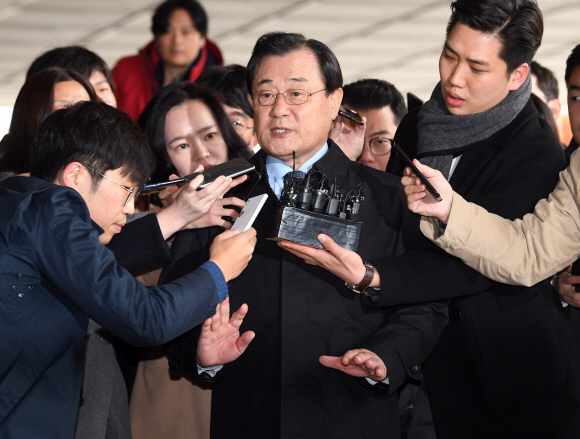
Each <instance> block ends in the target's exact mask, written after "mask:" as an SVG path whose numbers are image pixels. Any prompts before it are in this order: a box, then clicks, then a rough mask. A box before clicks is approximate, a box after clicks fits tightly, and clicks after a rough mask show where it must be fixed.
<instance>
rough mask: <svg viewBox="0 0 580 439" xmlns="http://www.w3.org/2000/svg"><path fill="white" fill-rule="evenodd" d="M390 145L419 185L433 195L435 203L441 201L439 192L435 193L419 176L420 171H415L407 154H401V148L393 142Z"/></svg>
mask: <svg viewBox="0 0 580 439" xmlns="http://www.w3.org/2000/svg"><path fill="white" fill-rule="evenodd" d="M391 144H392V146H393V149H394V150H395V152H396V153H397V155H398V156H399V157H400V158H401V160H403V162H405V164H406V165H407V166H408V167H410V168H411V170H412V171H413V174H415V175H416V176H417V177H418V178H419V180H421V183H423V184H424V185H425V187H426V188H427V190H428V191H429V192H431V195H433V196H434V197H435V199H436V200H437V201H441V195H440V194H439V192H437V191H436V190H435V188H434V187H433V185H432V184H431V183H429V182H428V181H427V179H426V178H425V176H424V175H423V174H421V171H419V170H418V169H417V167H416V166H415V165H414V164H413V161H412V160H411V159H410V158H409V157H407V154H405V153H404V152H403V150H402V149H401V147H400V146H399V145H397V144H396V143H395V141H394V140H393V141H392V142H391Z"/></svg>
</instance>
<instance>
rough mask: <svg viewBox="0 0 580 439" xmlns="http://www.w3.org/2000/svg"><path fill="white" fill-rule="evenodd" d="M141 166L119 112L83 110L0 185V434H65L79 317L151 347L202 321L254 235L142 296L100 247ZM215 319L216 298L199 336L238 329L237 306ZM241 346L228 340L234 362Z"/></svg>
mask: <svg viewBox="0 0 580 439" xmlns="http://www.w3.org/2000/svg"><path fill="white" fill-rule="evenodd" d="M152 166H153V160H152V156H151V153H150V152H149V148H148V145H147V140H146V138H145V136H144V135H143V134H142V133H141V132H140V130H139V128H138V127H137V126H136V125H135V124H134V123H133V122H132V121H131V120H130V119H129V117H128V116H127V115H125V114H124V113H122V112H121V111H119V110H116V109H114V108H112V107H109V106H107V105H104V104H101V103H96V102H83V103H80V104H77V105H75V106H73V107H71V108H69V109H66V110H60V111H57V112H55V113H53V114H52V115H51V116H50V117H49V118H48V119H47V120H46V121H45V123H44V124H43V125H42V127H41V129H40V131H39V133H38V135H37V137H36V138H35V141H34V143H33V146H32V170H31V177H13V178H10V179H7V180H5V181H4V182H2V184H1V185H0V331H1V333H2V336H1V337H0V352H1V353H2V355H0V437H2V438H16V437H19V438H20V437H21V438H32V437H43V438H66V437H72V436H73V433H74V424H75V419H76V413H77V409H78V404H79V398H80V397H81V381H82V369H83V362H84V351H85V335H86V332H87V326H88V322H89V318H91V319H93V320H94V321H96V322H97V323H98V324H100V325H101V326H103V327H105V328H107V329H108V330H110V331H111V332H113V333H114V334H115V335H117V336H119V337H121V338H123V339H124V340H125V341H127V342H129V343H131V344H134V345H158V344H162V343H164V342H166V341H168V340H170V339H172V338H174V337H176V336H177V335H179V334H181V333H183V332H185V331H187V330H189V329H191V328H192V327H193V326H195V325H197V324H199V323H201V322H203V321H204V319H206V318H208V317H209V316H211V315H213V314H214V312H215V310H216V305H217V304H218V303H219V302H222V301H223V300H224V299H226V297H227V294H228V288H227V284H226V282H227V281H229V280H230V279H232V278H234V277H236V276H237V275H239V274H240V273H241V271H242V270H243V269H244V268H245V266H246V265H247V263H248V261H249V259H250V258H251V255H252V252H253V248H254V245H255V242H256V238H255V231H253V230H250V231H248V232H249V233H248V232H246V233H242V234H237V233H236V232H235V231H227V232H225V233H224V234H222V235H221V239H220V240H219V241H218V242H217V245H215V246H214V247H213V248H212V250H211V251H210V258H209V261H208V262H207V263H205V264H204V265H203V266H202V267H200V269H198V270H197V271H195V272H193V273H191V274H189V275H188V276H185V277H183V278H181V279H179V280H177V281H176V282H174V283H172V284H168V285H164V286H163V287H150V288H145V287H143V286H142V285H141V284H140V283H139V282H137V281H136V280H135V279H134V278H133V277H132V276H131V275H130V274H129V272H127V271H126V270H124V269H122V268H120V267H119V266H118V265H117V263H116V261H115V258H114V256H113V254H112V253H111V252H110V251H109V250H108V249H107V248H105V247H104V246H103V245H102V244H106V243H108V242H109V241H110V240H111V238H112V237H113V236H114V235H115V234H117V233H119V232H120V231H121V229H122V227H123V225H124V224H125V222H126V216H127V215H130V214H132V213H133V212H134V198H135V195H136V194H137V192H138V186H139V185H140V184H143V183H144V182H145V181H147V179H148V178H149V175H150V174H151V172H152ZM143 238H144V239H147V238H146V237H143ZM226 311H227V313H228V314H229V304H228V302H227V301H226V302H224V303H223V304H221V305H219V306H218V315H217V317H215V316H214V321H215V322H216V323H212V325H211V329H209V328H210V327H209V324H210V323H209V321H208V322H206V325H205V328H206V331H205V332H206V335H207V336H208V337H211V336H214V337H217V336H219V335H220V334H223V333H224V332H228V334H231V333H232V331H233V332H237V328H239V325H240V324H241V321H242V319H243V316H244V315H245V313H246V312H247V307H246V306H244V307H242V308H240V311H238V312H237V313H235V314H234V316H232V318H231V319H230V320H229V322H228V321H227V319H226V321H225V322H224V320H223V315H224V314H225V313H226ZM220 315H221V316H220ZM216 319H217V320H216ZM219 322H221V327H220V324H218V323H219ZM230 338H231V337H230ZM251 338H252V334H247V335H245V336H243V337H241V338H237V337H234V338H233V345H231V346H230V347H231V349H232V350H233V351H234V352H235V353H236V354H235V355H239V354H237V352H239V353H241V352H243V350H244V349H245V347H246V346H247V344H248V343H249V342H250V341H251ZM230 342H231V340H230ZM226 350H227V349H226ZM223 360H224V358H219V359H218V361H219V363H222V362H223Z"/></svg>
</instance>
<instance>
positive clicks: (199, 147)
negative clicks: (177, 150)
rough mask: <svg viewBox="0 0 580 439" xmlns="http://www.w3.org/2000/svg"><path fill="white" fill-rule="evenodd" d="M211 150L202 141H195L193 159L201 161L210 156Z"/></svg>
mask: <svg viewBox="0 0 580 439" xmlns="http://www.w3.org/2000/svg"><path fill="white" fill-rule="evenodd" d="M209 155H210V154H209V151H208V149H207V148H206V146H205V145H204V144H203V143H201V142H195V143H194V145H193V156H192V158H193V161H195V162H198V163H199V162H200V161H202V160H204V159H206V158H207V157H209Z"/></svg>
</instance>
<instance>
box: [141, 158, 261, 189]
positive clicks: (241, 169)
mask: <svg viewBox="0 0 580 439" xmlns="http://www.w3.org/2000/svg"><path fill="white" fill-rule="evenodd" d="M254 169H256V167H255V166H254V165H252V164H251V163H250V162H248V161H247V160H245V159H233V160H229V161H227V162H225V163H222V164H219V165H216V166H212V167H211V168H207V169H204V171H203V172H194V173H193V174H189V175H186V176H185V177H183V178H180V179H177V180H171V181H165V182H163V183H153V184H148V185H147V186H143V187H142V188H141V190H140V191H139V194H140V195H147V194H154V193H157V192H161V191H162V190H163V189H167V188H168V187H171V186H179V187H181V186H185V185H186V184H187V183H189V182H190V181H191V180H193V179H194V178H195V177H197V176H198V175H203V182H202V183H201V184H200V185H199V187H198V190H199V189H203V188H204V187H206V186H208V185H209V184H210V183H212V182H213V181H214V180H215V179H216V178H218V177H219V176H220V175H223V176H224V177H230V178H235V177H239V176H240V175H243V174H247V173H248V172H251V171H253V170H254Z"/></svg>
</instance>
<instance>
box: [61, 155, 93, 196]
mask: <svg viewBox="0 0 580 439" xmlns="http://www.w3.org/2000/svg"><path fill="white" fill-rule="evenodd" d="M87 179H88V180H89V183H92V182H91V176H90V175H89V172H88V171H87V168H85V167H84V166H83V165H82V164H81V163H79V162H70V163H69V164H68V165H66V167H65V168H64V169H63V170H62V172H61V173H60V175H59V176H58V178H57V184H59V185H60V186H67V187H70V188H73V189H76V190H77V191H79V189H80V188H81V187H82V188H84V187H85V186H86V183H87Z"/></svg>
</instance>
